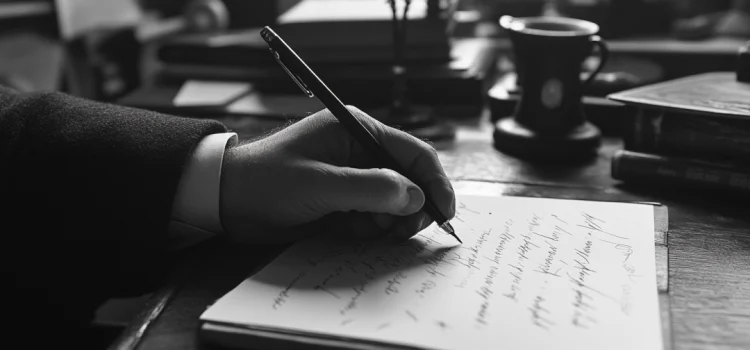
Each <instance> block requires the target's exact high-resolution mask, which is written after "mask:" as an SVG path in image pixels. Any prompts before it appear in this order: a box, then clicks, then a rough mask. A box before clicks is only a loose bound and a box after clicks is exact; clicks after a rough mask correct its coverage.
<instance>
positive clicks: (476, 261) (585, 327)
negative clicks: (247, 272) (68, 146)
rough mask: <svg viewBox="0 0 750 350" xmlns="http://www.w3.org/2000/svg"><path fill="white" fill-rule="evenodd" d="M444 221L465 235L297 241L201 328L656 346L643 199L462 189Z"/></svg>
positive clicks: (328, 337) (430, 231)
mask: <svg viewBox="0 0 750 350" xmlns="http://www.w3.org/2000/svg"><path fill="white" fill-rule="evenodd" d="M452 224H453V226H454V227H455V229H456V232H457V234H458V235H459V236H460V237H461V239H462V240H463V241H464V244H458V243H457V242H456V241H455V239H453V238H452V237H451V236H449V235H447V234H445V233H444V232H442V231H440V230H439V229H438V228H436V227H435V225H434V224H433V226H430V227H428V228H427V229H425V230H423V231H422V232H420V233H419V234H418V235H417V236H415V237H414V238H412V239H411V240H409V241H407V242H404V243H399V244H387V243H346V244H344V243H339V242H337V241H335V240H333V239H331V238H328V237H326V236H325V235H321V236H317V237H314V238H311V239H308V240H306V241H302V242H299V243H297V244H295V245H293V246H292V247H290V248H289V249H288V250H287V251H285V252H284V253H283V254H282V255H280V256H279V257H278V258H277V259H275V260H274V261H273V262H272V263H270V264H269V265H268V266H266V267H265V268H264V269H262V270H261V271H259V272H258V273H257V274H255V275H253V276H251V277H249V278H247V279H246V280H245V281H243V282H242V283H241V284H240V285H239V286H237V287H236V288H235V289H233V290H232V291H230V292H229V293H228V294H226V295H225V296H223V297H222V298H220V299H219V300H218V301H217V302H216V303H215V304H213V305H212V306H211V307H210V308H209V309H207V310H206V312H205V313H204V314H203V315H202V316H201V320H202V321H204V322H205V323H204V330H209V332H208V333H210V338H212V339H214V340H216V339H220V338H221V334H222V333H225V334H228V335H230V334H231V336H233V337H235V341H233V342H232V343H233V344H238V342H237V341H236V339H237V337H241V336H242V334H244V336H248V337H250V338H254V339H255V340H256V341H255V342H253V341H251V340H248V342H247V343H246V344H247V346H248V347H251V346H253V345H255V346H257V345H258V344H259V342H257V340H258V339H263V338H266V339H272V340H273V341H271V342H268V343H265V344H281V343H283V342H284V341H288V342H292V343H295V344H294V346H293V347H294V348H304V347H305V345H310V344H317V345H320V344H327V342H328V344H330V345H336V344H339V345H340V344H341V342H342V341H346V342H349V344H350V345H351V346H352V347H355V348H383V347H396V348H419V349H445V350H448V349H500V348H502V349H579V350H580V349H583V350H587V349H590V350H595V349H596V350H599V349H639V350H648V349H654V350H657V349H658V350H661V349H663V344H662V334H661V324H660V322H661V321H660V315H659V305H658V293H657V286H656V271H655V258H654V250H655V248H654V210H653V207H652V206H651V205H645V204H633V203H616V202H596V201H582V200H562V199H545V198H527V197H485V196H469V195H464V196H459V197H458V198H457V215H456V217H455V218H454V219H453V220H452ZM250 338H248V339H250ZM315 339H317V340H319V341H318V342H316V341H315ZM239 344H242V342H239Z"/></svg>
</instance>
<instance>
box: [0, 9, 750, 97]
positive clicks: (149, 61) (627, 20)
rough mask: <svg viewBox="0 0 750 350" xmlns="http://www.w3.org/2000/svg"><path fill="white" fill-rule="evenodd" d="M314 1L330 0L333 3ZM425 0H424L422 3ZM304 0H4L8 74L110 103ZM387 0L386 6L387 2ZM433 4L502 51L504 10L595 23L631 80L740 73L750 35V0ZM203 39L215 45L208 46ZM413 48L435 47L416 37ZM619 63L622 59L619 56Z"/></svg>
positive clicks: (449, 28) (457, 28)
mask: <svg viewBox="0 0 750 350" xmlns="http://www.w3.org/2000/svg"><path fill="white" fill-rule="evenodd" d="M306 1H308V2H309V1H312V2H316V1H317V2H323V3H326V2H328V3H331V2H330V0H306ZM348 1H349V2H352V3H357V2H360V3H365V2H372V1H368V0H348ZM425 1H426V0H421V1H419V0H415V1H414V3H419V2H425ZM299 2H300V0H217V1H208V0H38V1H35V0H26V1H13V0H0V79H1V81H2V82H3V83H4V84H6V85H11V86H14V87H16V88H18V89H20V90H59V91H66V92H69V93H71V94H75V95H79V96H83V97H87V98H92V99H97V100H102V101H117V100H118V99H120V98H122V97H123V96H126V95H128V94H129V93H132V92H134V91H136V90H137V89H138V88H139V87H142V86H143V84H144V83H145V82H147V81H152V79H154V78H155V76H156V75H159V72H160V69H159V67H163V66H164V65H169V64H174V65H176V67H175V68H179V67H177V66H178V65H182V64H185V62H182V61H185V59H184V58H175V57H166V58H165V57H164V55H167V56H169V53H164V52H161V54H160V52H159V50H160V45H163V44H164V43H165V42H170V40H177V41H179V39H180V38H181V37H182V38H184V37H185V36H188V35H189V34H190V33H192V34H196V33H216V32H226V33H242V30H243V29H248V28H257V27H259V26H263V25H277V24H279V17H280V16H281V15H282V14H283V13H284V12H285V11H287V10H288V9H289V8H290V7H293V6H294V5H295V4H297V3H299ZM339 2H340V1H339ZM381 2H382V3H383V7H384V8H386V7H387V4H386V1H385V0H383V1H381ZM428 2H430V3H431V4H432V5H431V6H432V7H434V8H440V9H441V11H443V16H450V17H451V18H450V20H449V21H446V22H445V27H444V28H442V29H444V30H446V33H448V35H449V36H450V37H487V38H493V37H496V38H499V39H500V40H498V41H496V42H494V44H495V45H494V46H496V47H499V49H500V50H502V47H503V42H502V37H503V35H504V34H503V33H502V31H501V30H500V29H499V27H498V26H497V20H498V18H499V17H500V16H501V15H503V14H510V15H513V16H537V15H553V16H555V15H556V16H569V17H576V18H583V19H587V20H590V21H593V22H596V23H597V24H599V25H600V27H601V34H602V36H603V37H604V38H605V39H607V40H617V41H615V42H613V46H614V48H613V50H614V51H615V52H628V53H636V54H641V55H640V58H641V60H643V59H650V60H649V61H648V62H643V61H638V62H636V63H634V64H637V65H638V67H640V68H641V69H642V70H641V71H637V69H635V68H633V69H631V70H633V71H637V72H635V73H633V72H628V73H629V74H630V75H628V76H627V77H626V76H625V74H624V73H623V72H621V73H623V74H621V75H622V76H620V77H614V76H610V79H612V80H613V81H614V80H617V79H620V80H623V79H625V80H627V79H628V78H629V79H630V80H631V82H632V80H637V79H641V80H653V79H665V78H668V77H672V76H675V75H686V74H690V73H695V71H698V70H705V71H710V70H717V69H725V70H732V69H733V67H732V66H731V64H732V58H731V57H730V56H732V54H733V53H734V52H735V51H734V50H736V47H737V45H738V44H737V41H736V40H733V39H737V38H739V39H747V38H750V14H749V13H750V1H748V0H461V1H458V0H449V1H445V0H439V1H428ZM331 6H333V7H336V5H331ZM415 6H416V5H415ZM323 12H324V13H322V14H321V15H323V16H325V12H326V11H323ZM335 12H336V13H340V12H341V11H338V10H337V11H335ZM355 12H356V10H355ZM445 12H450V13H445ZM412 13H414V11H412ZM353 16H356V14H353ZM412 16H415V15H414V14H412ZM317 20H321V19H317ZM323 20H325V19H323ZM415 21H416V19H415ZM416 26H417V25H416V24H415V27H416ZM418 30H419V29H415V32H414V33H412V35H414V36H415V38H416V39H415V40H419V39H418V38H417V37H416V36H419V35H420V34H419V33H416V31H418ZM363 33H365V32H363ZM361 35H364V36H366V35H367V34H366V33H365V34H361ZM636 39H640V40H642V42H638V41H637V40H636ZM647 39H650V40H647ZM667 39H670V40H668V41H667ZM227 40H231V38H227ZM655 43H656V44H655ZM168 45H169V44H168ZM196 45H202V46H203V48H205V47H207V46H210V44H209V43H207V42H203V43H200V44H196ZM414 45H423V46H427V45H428V44H427V43H426V42H422V43H419V42H416V41H415V42H414ZM171 48H172V49H173V48H174V47H171ZM168 49H170V48H168ZM168 49H167V50H168ZM431 49H432V51H431V52H432V53H433V55H432V56H431V57H428V56H429V55H428V54H426V53H425V54H424V55H423V57H422V58H423V59H425V60H429V59H432V61H433V63H434V62H435V60H436V58H438V57H439V56H440V53H439V52H438V51H439V50H438V49H437V47H436V46H434V47H432V48H431ZM467 50H468V49H467ZM178 51H179V50H178ZM381 51H382V50H381ZM414 51H419V50H414ZM160 55H161V58H160ZM175 55H177V56H179V55H180V53H179V52H178V53H177V54H175ZM241 55H242V54H241ZM245 55H247V53H245ZM679 55H682V56H683V57H684V56H689V57H688V58H689V59H686V60H671V61H670V59H671V58H673V57H675V56H679ZM173 56H174V55H173ZM237 57H239V58H237ZM237 57H235V58H234V61H238V60H240V59H245V58H247V60H246V61H247V66H251V65H252V63H251V58H252V57H250V56H249V55H248V56H247V57H246V56H237ZM196 60H197V61H198V62H190V63H191V64H197V65H203V66H205V67H206V68H207V69H210V68H211V67H213V66H217V65H221V64H224V63H226V62H216V61H215V62H211V59H210V58H209V59H206V58H205V57H203V58H200V57H196V58H194V59H193V61H196ZM201 60H203V61H202V62H201ZM229 60H230V61H231V58H229ZM501 61H502V60H501ZM635 61H637V60H634V61H632V62H635ZM651 63H655V64H656V66H651V65H650V64H651ZM612 64H613V65H617V64H618V60H614V62H613V63H612ZM501 68H502V67H501ZM506 68H507V67H506ZM615 68H616V67H615ZM175 70H176V69H175ZM665 70H666V71H665ZM207 71H208V70H207ZM656 71H658V74H657V72H656ZM162 73H163V72H162ZM244 74H245V76H246V77H247V78H248V79H250V78H253V76H252V74H250V73H248V72H247V71H246V72H244ZM162 75H164V74H162ZM616 83H617V82H611V84H610V85H611V86H610V89H607V88H606V87H604V86H602V84H600V88H601V89H602V91H604V90H607V91H609V90H611V89H616V88H617V87H616V86H614V85H617V84H616ZM623 84H624V83H623ZM272 90H273V89H272Z"/></svg>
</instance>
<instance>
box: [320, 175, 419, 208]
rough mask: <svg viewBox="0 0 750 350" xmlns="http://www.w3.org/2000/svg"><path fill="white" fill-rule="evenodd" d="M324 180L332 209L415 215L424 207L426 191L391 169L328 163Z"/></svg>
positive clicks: (327, 201) (325, 193)
mask: <svg viewBox="0 0 750 350" xmlns="http://www.w3.org/2000/svg"><path fill="white" fill-rule="evenodd" d="M326 166H327V167H329V168H330V169H328V170H329V171H326V172H325V173H327V174H329V175H330V174H335V176H326V179H324V181H323V189H322V190H323V193H322V194H321V195H322V196H324V198H325V203H326V205H328V206H329V208H330V209H331V210H332V211H351V210H356V211H362V212H373V213H387V214H393V215H401V216H406V215H411V214H414V213H416V212H418V211H419V210H420V209H422V206H423V205H424V202H425V196H424V193H423V192H422V190H421V189H420V188H419V187H418V186H417V185H415V184H414V183H413V182H411V181H410V180H409V179H407V178H406V177H404V176H403V175H401V174H399V173H397V172H395V171H393V170H390V169H357V168H347V167H336V166H332V165H327V164H326Z"/></svg>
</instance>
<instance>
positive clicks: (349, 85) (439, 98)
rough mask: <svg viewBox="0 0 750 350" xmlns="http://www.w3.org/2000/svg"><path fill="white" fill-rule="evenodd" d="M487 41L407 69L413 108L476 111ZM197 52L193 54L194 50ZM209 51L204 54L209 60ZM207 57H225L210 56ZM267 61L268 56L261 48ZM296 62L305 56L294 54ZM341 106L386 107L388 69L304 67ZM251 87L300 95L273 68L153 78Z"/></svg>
mask: <svg viewBox="0 0 750 350" xmlns="http://www.w3.org/2000/svg"><path fill="white" fill-rule="evenodd" d="M491 40H492V39H486V38H467V39H455V40H452V42H451V52H450V56H451V59H450V61H448V62H439V63H436V62H433V63H426V62H423V63H422V64H417V63H411V64H407V65H406V66H407V73H408V81H407V85H408V94H409V98H410V99H411V101H412V102H414V103H425V104H452V105H468V106H477V108H481V106H482V105H483V99H484V96H483V95H484V92H485V91H486V86H485V85H486V80H487V78H489V77H490V76H492V74H493V72H494V69H495V64H494V63H495V58H496V57H497V52H496V50H494V49H493V46H492V43H491ZM196 50H198V49H196ZM210 52H211V50H208V49H206V51H205V54H206V55H209V53H210ZM211 55H212V56H216V57H224V56H229V54H227V53H226V52H223V51H215V53H214V54H211ZM263 55H264V56H267V57H268V58H267V59H271V60H273V57H272V56H271V54H270V53H269V52H268V49H267V48H266V49H264V51H263ZM300 56H301V57H302V59H304V60H305V61H307V57H306V56H304V55H303V54H301V53H300ZM308 64H309V65H310V67H311V68H312V69H313V70H314V71H315V72H316V74H317V75H318V76H320V78H321V79H323V81H325V83H326V85H328V86H329V87H330V88H331V89H332V90H333V91H335V92H336V94H337V95H338V96H339V98H341V99H342V100H344V101H346V103H350V104H356V105H362V106H374V105H384V104H388V103H389V102H390V99H391V97H392V92H391V89H392V85H393V76H392V71H391V66H390V65H384V64H365V63H348V64H330V63H320V62H308ZM191 79H197V80H213V81H241V82H252V83H253V86H254V88H255V89H257V90H258V91H261V92H264V93H272V94H302V92H301V91H300V89H299V87H298V86H297V85H296V84H294V82H293V81H292V80H291V79H290V78H289V76H288V75H287V74H286V72H284V70H283V69H282V68H281V67H280V66H279V64H278V63H277V62H275V61H273V64H271V65H265V64H259V65H253V64H249V63H248V64H247V65H244V66H234V65H218V64H217V65H207V64H176V63H171V64H165V65H163V66H162V67H161V69H160V70H159V72H158V73H157V78H156V80H157V81H159V83H160V84H171V85H179V84H182V82H184V81H186V80H191Z"/></svg>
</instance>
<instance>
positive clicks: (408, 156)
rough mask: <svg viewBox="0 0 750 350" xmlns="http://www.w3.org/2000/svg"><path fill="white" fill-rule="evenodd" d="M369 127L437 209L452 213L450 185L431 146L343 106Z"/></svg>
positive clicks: (452, 193) (453, 198)
mask: <svg viewBox="0 0 750 350" xmlns="http://www.w3.org/2000/svg"><path fill="white" fill-rule="evenodd" d="M347 108H349V110H350V111H351V112H352V114H354V115H355V116H356V117H357V119H359V120H360V121H362V123H363V124H364V125H365V126H366V127H367V128H368V129H369V130H370V132H371V133H372V134H373V136H375V138H376V139H377V140H378V142H380V144H381V145H382V146H383V147H384V148H385V149H386V151H387V152H388V153H389V154H390V155H391V156H393V158H394V159H395V160H396V162H397V163H398V164H399V165H401V167H403V168H404V169H405V170H406V172H407V174H402V175H404V176H406V177H408V178H409V179H411V180H412V181H414V182H415V183H416V184H417V185H419V186H420V187H422V190H423V191H425V195H426V196H428V197H430V198H431V199H432V200H433V202H434V203H435V205H436V206H437V208H438V209H439V210H440V212H441V213H443V215H445V216H446V217H447V218H448V219H451V218H453V216H454V215H455V212H456V198H455V193H454V191H453V186H452V185H451V183H450V180H449V179H448V176H447V175H446V174H445V171H444V170H443V166H442V164H441V163H440V160H439V158H438V154H437V151H436V150H435V148H433V147H432V146H430V145H429V144H428V143H427V142H424V141H422V140H420V139H418V138H416V137H414V136H412V135H409V134H408V133H406V132H404V131H401V130H398V129H395V128H392V127H389V126H387V125H384V124H383V123H381V122H379V121H378V120H376V119H374V118H372V117H370V116H368V115H367V114H366V113H364V112H362V111H360V110H359V109H357V108H356V107H351V106H347Z"/></svg>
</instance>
